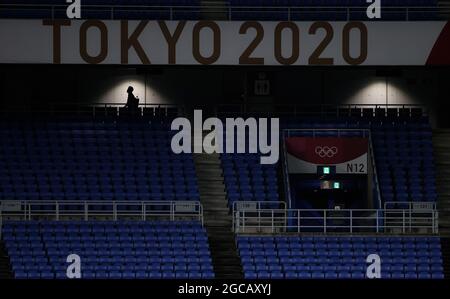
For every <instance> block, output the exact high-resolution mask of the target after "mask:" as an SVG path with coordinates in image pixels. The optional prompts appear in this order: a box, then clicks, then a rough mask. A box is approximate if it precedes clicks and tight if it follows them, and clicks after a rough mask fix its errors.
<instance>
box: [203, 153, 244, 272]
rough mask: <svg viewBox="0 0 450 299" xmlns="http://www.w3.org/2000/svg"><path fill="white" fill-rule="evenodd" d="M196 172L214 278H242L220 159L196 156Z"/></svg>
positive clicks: (206, 155) (213, 156)
mask: <svg viewBox="0 0 450 299" xmlns="http://www.w3.org/2000/svg"><path fill="white" fill-rule="evenodd" d="M194 162H195V168H196V173H197V181H198V186H199V193H200V201H201V203H202V206H203V223H204V225H205V227H206V231H207V233H208V241H209V248H210V250H211V256H212V260H213V267H214V272H215V274H216V278H221V279H240V278H243V271H242V266H241V260H240V258H239V255H238V252H237V248H236V240H235V235H234V233H233V232H232V231H231V225H232V218H231V214H230V209H229V207H228V200H227V194H226V191H225V185H224V182H223V176H222V173H223V171H222V167H221V164H220V157H219V155H208V154H195V155H194Z"/></svg>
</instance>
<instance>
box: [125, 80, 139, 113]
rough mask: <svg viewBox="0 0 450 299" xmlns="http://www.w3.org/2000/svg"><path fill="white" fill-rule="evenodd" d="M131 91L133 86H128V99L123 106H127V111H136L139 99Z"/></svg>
mask: <svg viewBox="0 0 450 299" xmlns="http://www.w3.org/2000/svg"><path fill="white" fill-rule="evenodd" d="M133 91H134V88H133V86H129V87H128V89H127V93H128V99H127V104H126V105H125V107H126V108H128V110H129V111H132V112H136V111H137V110H138V109H139V99H138V98H136V97H135V96H134V94H133Z"/></svg>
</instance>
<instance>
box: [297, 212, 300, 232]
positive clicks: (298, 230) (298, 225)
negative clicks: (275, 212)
mask: <svg viewBox="0 0 450 299" xmlns="http://www.w3.org/2000/svg"><path fill="white" fill-rule="evenodd" d="M297 232H298V233H300V210H298V211H297Z"/></svg>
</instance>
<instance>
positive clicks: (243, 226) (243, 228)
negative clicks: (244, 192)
mask: <svg viewBox="0 0 450 299" xmlns="http://www.w3.org/2000/svg"><path fill="white" fill-rule="evenodd" d="M242 232H245V210H243V211H242Z"/></svg>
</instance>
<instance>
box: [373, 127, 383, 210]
mask: <svg viewBox="0 0 450 299" xmlns="http://www.w3.org/2000/svg"><path fill="white" fill-rule="evenodd" d="M369 154H370V163H371V165H372V171H373V178H374V183H375V191H376V192H377V203H378V206H377V207H376V208H377V209H380V208H381V190H380V182H379V181H378V172H377V163H376V161H375V151H374V149H373V141H372V133H371V132H370V131H369ZM385 209H386V208H385Z"/></svg>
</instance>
